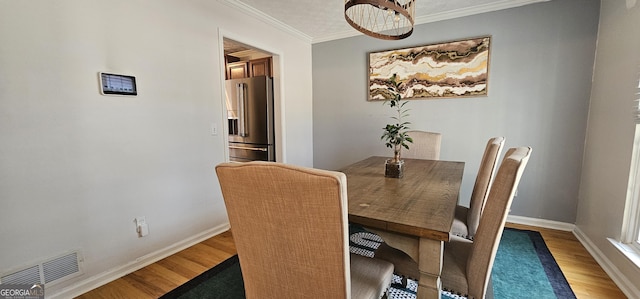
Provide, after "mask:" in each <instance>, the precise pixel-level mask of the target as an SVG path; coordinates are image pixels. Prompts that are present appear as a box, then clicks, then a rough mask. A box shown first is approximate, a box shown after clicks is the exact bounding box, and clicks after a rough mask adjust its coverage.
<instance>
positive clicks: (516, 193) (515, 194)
mask: <svg viewBox="0 0 640 299" xmlns="http://www.w3.org/2000/svg"><path fill="white" fill-rule="evenodd" d="M516 196H518V189H516V192H515V193H514V194H513V197H516Z"/></svg>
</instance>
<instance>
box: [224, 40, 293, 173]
mask: <svg viewBox="0 0 640 299" xmlns="http://www.w3.org/2000/svg"><path fill="white" fill-rule="evenodd" d="M223 45H224V46H223V48H224V74H225V84H224V87H225V99H224V101H225V105H224V107H225V109H226V114H225V116H226V121H227V122H226V123H225V125H226V127H227V131H226V133H227V135H226V137H227V144H228V151H227V153H228V160H229V161H238V162H246V161H254V160H261V161H279V162H281V161H282V147H281V145H282V144H283V142H282V134H281V132H282V130H281V122H280V119H281V113H280V111H281V109H280V100H279V98H280V96H279V95H280V88H279V86H278V84H277V82H280V81H279V80H278V76H277V74H278V68H277V65H276V67H275V68H274V61H276V62H277V61H279V59H278V58H279V57H278V55H274V54H273V53H270V52H268V51H264V50H261V49H259V48H256V47H254V46H250V45H247V44H245V43H242V42H239V41H236V40H233V39H230V38H226V37H223Z"/></svg>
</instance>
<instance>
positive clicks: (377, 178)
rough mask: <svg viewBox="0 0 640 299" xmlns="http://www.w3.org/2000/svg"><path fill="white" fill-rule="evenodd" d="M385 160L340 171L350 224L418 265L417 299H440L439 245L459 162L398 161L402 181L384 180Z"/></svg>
mask: <svg viewBox="0 0 640 299" xmlns="http://www.w3.org/2000/svg"><path fill="white" fill-rule="evenodd" d="M387 159H389V158H386V157H380V156H372V157H369V158H366V159H364V160H362V161H359V162H356V163H354V164H351V165H349V166H346V167H344V168H342V169H340V171H341V172H343V173H344V174H345V175H346V177H347V197H348V210H349V212H348V213H349V222H351V223H356V224H360V225H361V226H363V227H364V228H365V229H367V230H370V231H372V232H374V233H376V234H378V235H379V236H380V237H381V238H382V239H383V240H384V242H385V243H387V244H388V245H389V246H391V247H395V248H397V249H399V250H402V251H404V252H405V253H407V254H408V255H409V256H410V257H411V258H412V259H413V260H414V261H416V262H417V265H418V271H419V273H420V277H419V279H418V290H417V294H416V295H417V298H418V299H425V298H429V299H432V298H433V299H436V298H440V293H441V290H442V283H441V278H440V275H441V273H442V264H443V257H444V244H445V242H447V241H449V231H450V230H451V225H452V223H453V218H454V214H455V210H456V205H457V204H458V197H459V193H460V186H461V184H462V175H463V172H464V162H457V161H444V160H422V159H403V160H404V165H403V168H404V170H403V171H404V175H403V177H401V178H389V177H385V161H386V160H387Z"/></svg>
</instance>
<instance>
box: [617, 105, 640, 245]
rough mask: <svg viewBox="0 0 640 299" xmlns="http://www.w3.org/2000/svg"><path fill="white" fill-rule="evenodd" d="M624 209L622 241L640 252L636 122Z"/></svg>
mask: <svg viewBox="0 0 640 299" xmlns="http://www.w3.org/2000/svg"><path fill="white" fill-rule="evenodd" d="M639 110H640V109H639ZM624 211H625V214H624V218H623V221H622V235H621V240H620V241H621V242H622V243H624V244H626V245H629V246H631V247H633V249H635V251H636V252H639V253H640V123H636V129H635V137H634V141H633V156H632V158H631V172H630V175H629V190H628V192H627V200H626V203H625V208H624Z"/></svg>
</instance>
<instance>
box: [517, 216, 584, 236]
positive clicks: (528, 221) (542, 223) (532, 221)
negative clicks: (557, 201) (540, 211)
mask: <svg viewBox="0 0 640 299" xmlns="http://www.w3.org/2000/svg"><path fill="white" fill-rule="evenodd" d="M507 222H511V223H517V224H524V225H530V226H537V227H544V228H550V229H556V230H562V231H567V232H572V231H574V230H575V228H576V225H575V224H573V223H566V222H560V221H553V220H546V219H539V218H530V217H523V216H515V215H509V216H507Z"/></svg>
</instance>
